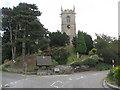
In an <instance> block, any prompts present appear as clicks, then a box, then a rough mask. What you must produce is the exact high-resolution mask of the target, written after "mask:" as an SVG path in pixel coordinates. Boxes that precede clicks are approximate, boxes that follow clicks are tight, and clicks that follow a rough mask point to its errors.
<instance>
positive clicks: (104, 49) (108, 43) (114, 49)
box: [94, 34, 118, 64]
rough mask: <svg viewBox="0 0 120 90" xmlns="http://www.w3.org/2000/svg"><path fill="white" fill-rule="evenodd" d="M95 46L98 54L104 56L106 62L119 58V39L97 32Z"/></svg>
mask: <svg viewBox="0 0 120 90" xmlns="http://www.w3.org/2000/svg"><path fill="white" fill-rule="evenodd" d="M96 36H97V39H95V41H94V43H95V47H96V48H97V54H98V55H99V56H100V57H103V58H104V61H105V63H109V64H111V61H112V60H113V59H114V60H118V40H116V39H115V38H113V37H110V36H107V35H104V34H102V35H98V34H96Z"/></svg>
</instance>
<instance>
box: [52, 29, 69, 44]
mask: <svg viewBox="0 0 120 90" xmlns="http://www.w3.org/2000/svg"><path fill="white" fill-rule="evenodd" d="M67 44H69V36H68V35H67V34H66V33H63V34H62V33H61V32H59V31H57V32H53V33H50V46H66V45H67Z"/></svg>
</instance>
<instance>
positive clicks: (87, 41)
mask: <svg viewBox="0 0 120 90" xmlns="http://www.w3.org/2000/svg"><path fill="white" fill-rule="evenodd" d="M82 33H83V35H84V41H85V44H86V47H87V50H86V53H87V54H88V53H89V51H90V50H91V49H92V48H93V40H92V37H91V36H90V35H88V34H87V33H84V32H82ZM72 44H73V46H74V48H75V50H76V44H77V37H76V36H75V37H73V40H72Z"/></svg>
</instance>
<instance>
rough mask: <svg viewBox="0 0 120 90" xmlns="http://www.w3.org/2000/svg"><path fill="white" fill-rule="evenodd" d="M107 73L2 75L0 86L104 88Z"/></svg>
mask: <svg viewBox="0 0 120 90" xmlns="http://www.w3.org/2000/svg"><path fill="white" fill-rule="evenodd" d="M108 72H109V71H97V72H96V71H88V72H80V73H75V74H68V75H47V76H39V75H22V74H14V73H5V72H3V73H2V86H3V87H9V88H104V87H103V79H104V77H106V75H107V74H108ZM0 73H1V72H0Z"/></svg>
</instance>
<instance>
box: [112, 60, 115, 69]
mask: <svg viewBox="0 0 120 90" xmlns="http://www.w3.org/2000/svg"><path fill="white" fill-rule="evenodd" d="M112 66H113V68H115V61H114V60H112Z"/></svg>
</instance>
